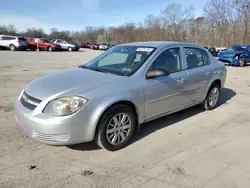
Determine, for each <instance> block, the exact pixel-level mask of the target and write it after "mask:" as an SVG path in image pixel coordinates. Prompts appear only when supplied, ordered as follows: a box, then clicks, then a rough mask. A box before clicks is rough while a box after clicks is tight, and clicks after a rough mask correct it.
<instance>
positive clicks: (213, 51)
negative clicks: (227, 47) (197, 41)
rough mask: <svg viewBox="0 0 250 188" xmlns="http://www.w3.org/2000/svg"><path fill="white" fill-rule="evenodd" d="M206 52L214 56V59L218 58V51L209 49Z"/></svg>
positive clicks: (212, 48)
mask: <svg viewBox="0 0 250 188" xmlns="http://www.w3.org/2000/svg"><path fill="white" fill-rule="evenodd" d="M208 51H209V52H210V53H211V54H212V55H213V56H214V57H217V56H218V53H219V52H218V51H217V50H216V48H215V47H210V48H209V49H208Z"/></svg>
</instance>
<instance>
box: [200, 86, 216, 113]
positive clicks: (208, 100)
mask: <svg viewBox="0 0 250 188" xmlns="http://www.w3.org/2000/svg"><path fill="white" fill-rule="evenodd" d="M215 91H216V92H217V94H215ZM212 93H214V94H215V95H213V94H212ZM212 95H213V96H212ZM219 98H220V87H219V85H218V84H216V83H213V84H212V85H211V87H210V88H209V90H208V93H207V96H206V99H205V100H204V101H203V102H202V103H201V108H202V109H204V110H213V109H215V108H216V107H217V106H218V101H219ZM211 100H213V102H211Z"/></svg>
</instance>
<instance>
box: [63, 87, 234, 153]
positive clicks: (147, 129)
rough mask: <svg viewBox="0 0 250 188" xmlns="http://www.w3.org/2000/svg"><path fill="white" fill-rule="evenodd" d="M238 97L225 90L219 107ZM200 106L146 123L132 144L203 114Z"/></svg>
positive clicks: (78, 147) (81, 147)
mask: <svg viewBox="0 0 250 188" xmlns="http://www.w3.org/2000/svg"><path fill="white" fill-rule="evenodd" d="M235 95H236V92H235V91H233V90H232V89H229V88H223V90H222V91H221V95H220V99H219V105H218V107H219V106H221V105H224V104H227V102H228V101H229V100H231V98H233V97H234V96H235ZM203 111H204V110H202V109H201V108H199V106H198V105H197V106H194V107H191V108H188V109H185V110H182V111H179V112H176V113H173V114H170V115H167V116H164V117H161V118H159V119H156V120H153V121H151V122H148V123H144V124H142V125H141V127H140V131H139V132H138V133H137V134H136V136H135V137H134V139H133V140H132V142H131V144H133V143H135V142H137V141H139V140H141V139H143V138H144V137H146V136H148V135H150V134H152V133H154V132H155V131H158V130H160V129H162V128H166V127H168V126H170V125H173V124H175V123H177V122H180V121H182V120H185V119H188V118H190V117H192V116H194V115H197V114H199V113H201V112H203ZM66 147H68V148H70V149H72V150H81V151H91V150H98V149H101V148H100V147H99V146H98V145H97V144H96V143H95V142H94V141H92V142H89V143H82V144H76V145H70V146H66Z"/></svg>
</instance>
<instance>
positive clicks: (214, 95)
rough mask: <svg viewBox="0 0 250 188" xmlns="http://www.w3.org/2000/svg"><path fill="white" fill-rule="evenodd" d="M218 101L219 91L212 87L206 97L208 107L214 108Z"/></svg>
mask: <svg viewBox="0 0 250 188" xmlns="http://www.w3.org/2000/svg"><path fill="white" fill-rule="evenodd" d="M218 99H219V89H218V88H217V87H214V88H213V89H212V90H211V92H210V94H209V97H208V101H209V105H210V106H211V107H214V106H215V105H216V104H217V101H218Z"/></svg>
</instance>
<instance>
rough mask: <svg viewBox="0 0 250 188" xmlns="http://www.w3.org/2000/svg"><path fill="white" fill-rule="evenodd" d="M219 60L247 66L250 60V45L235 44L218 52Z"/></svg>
mask: <svg viewBox="0 0 250 188" xmlns="http://www.w3.org/2000/svg"><path fill="white" fill-rule="evenodd" d="M218 57H219V60H220V61H222V62H224V63H226V64H228V65H233V66H241V67H243V66H245V65H246V64H247V63H249V61H250V45H240V44H234V45H231V46H229V47H228V48H227V49H225V50H223V51H221V52H220V53H219V54H218Z"/></svg>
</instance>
